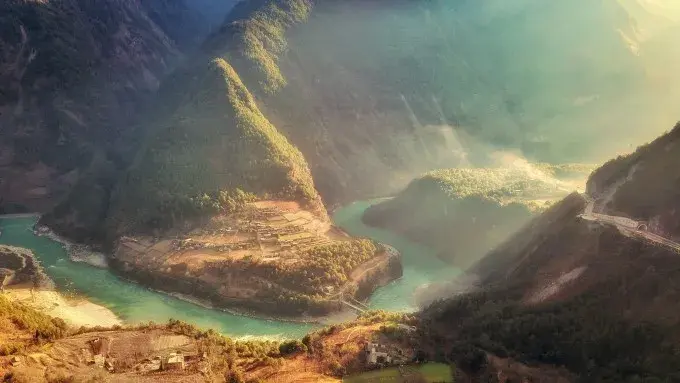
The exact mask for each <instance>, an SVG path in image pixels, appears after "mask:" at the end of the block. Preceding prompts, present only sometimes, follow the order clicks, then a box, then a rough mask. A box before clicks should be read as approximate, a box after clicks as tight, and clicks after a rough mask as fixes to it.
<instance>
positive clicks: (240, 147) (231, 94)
mask: <svg viewBox="0 0 680 383" xmlns="http://www.w3.org/2000/svg"><path fill="white" fill-rule="evenodd" d="M197 73H200V79H199V80H196V81H195V82H193V83H192V84H187V86H188V88H189V90H188V93H189V94H190V95H191V98H190V101H189V102H187V103H185V104H183V105H180V106H179V108H178V109H177V110H176V111H174V113H172V114H171V115H170V117H168V118H167V120H165V121H162V122H159V125H158V129H156V131H155V133H154V134H153V135H152V136H151V137H149V138H148V142H147V144H146V146H145V147H144V148H143V150H142V151H141V153H140V154H139V156H138V158H137V160H136V161H135V164H134V165H133V167H132V168H131V169H130V170H129V172H128V175H127V177H126V179H125V180H124V182H123V183H122V185H120V186H119V191H118V192H117V194H116V196H115V197H114V201H115V204H114V205H115V208H114V209H115V214H114V218H113V220H112V222H111V223H112V224H113V227H114V229H116V230H117V232H119V233H121V232H125V231H129V230H142V231H143V230H150V229H157V228H161V229H163V228H171V227H173V226H175V225H176V224H180V223H183V222H185V221H186V220H191V219H195V218H200V217H202V216H205V215H206V214H208V213H214V212H215V211H216V210H222V211H224V212H228V211H230V210H231V209H232V208H234V207H236V205H239V204H241V203H242V202H244V201H250V200H253V199H254V198H255V197H254V196H255V195H257V196H263V195H267V196H270V197H273V198H281V199H292V200H296V201H300V202H303V203H304V204H306V205H308V206H309V207H311V208H312V209H313V210H315V211H321V210H322V209H321V202H320V200H319V197H318V195H317V194H316V190H315V189H314V184H313V181H312V177H311V174H310V172H309V169H308V167H307V163H306V162H305V160H304V158H303V157H302V154H301V153H300V152H299V151H298V150H297V149H296V148H295V147H294V146H292V145H291V144H290V143H289V142H288V141H287V140H286V138H285V137H284V136H283V135H281V134H280V133H279V132H278V131H277V130H276V128H274V126H272V125H271V124H270V123H269V121H267V119H266V118H265V117H264V116H263V115H262V113H260V111H259V109H258V108H257V106H256V105H255V101H254V100H253V98H252V96H251V95H250V93H249V92H248V90H247V89H246V88H245V86H244V85H243V83H242V82H241V79H240V78H239V76H238V75H237V74H236V72H235V71H234V69H233V68H232V67H231V66H230V65H229V64H228V63H227V62H226V61H224V60H222V59H216V60H213V61H212V62H211V63H210V64H209V65H207V66H206V67H203V68H199V69H197Z"/></svg>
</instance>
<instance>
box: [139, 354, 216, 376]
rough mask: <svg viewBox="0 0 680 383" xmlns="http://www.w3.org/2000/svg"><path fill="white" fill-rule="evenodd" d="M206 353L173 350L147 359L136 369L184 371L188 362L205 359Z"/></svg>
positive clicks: (143, 370)
mask: <svg viewBox="0 0 680 383" xmlns="http://www.w3.org/2000/svg"><path fill="white" fill-rule="evenodd" d="M205 359H206V356H205V355H200V356H199V355H198V354H194V353H183V352H180V351H177V352H171V353H169V354H166V355H163V356H161V355H157V356H155V357H153V358H151V359H145V360H143V361H142V362H141V363H139V364H138V365H137V366H135V369H136V370H137V371H140V372H155V371H182V370H184V369H185V368H186V366H187V365H188V364H191V363H197V362H201V361H204V360H205Z"/></svg>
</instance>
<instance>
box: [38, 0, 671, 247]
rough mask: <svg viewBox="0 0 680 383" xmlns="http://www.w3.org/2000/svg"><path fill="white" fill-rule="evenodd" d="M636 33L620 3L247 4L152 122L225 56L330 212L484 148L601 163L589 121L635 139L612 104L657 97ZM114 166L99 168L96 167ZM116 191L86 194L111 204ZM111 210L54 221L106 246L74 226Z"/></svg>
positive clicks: (166, 86) (177, 82)
mask: <svg viewBox="0 0 680 383" xmlns="http://www.w3.org/2000/svg"><path fill="white" fill-rule="evenodd" d="M579 1H583V0H579ZM165 3H167V4H174V3H173V2H164V3H163V4H165ZM171 15H172V14H171ZM168 20H172V18H171V17H169V18H168ZM348 20H351V22H350V24H347V23H348ZM571 25H579V28H576V29H574V28H571ZM631 25H632V22H631V18H630V17H629V15H627V14H626V12H625V10H624V9H623V8H622V7H620V6H618V3H617V2H615V1H606V2H603V3H602V4H600V3H599V2H598V3H593V2H586V1H583V4H580V6H575V4H573V2H567V1H558V2H552V3H550V5H547V4H546V3H545V2H542V1H536V0H526V1H522V2H513V3H512V4H510V3H507V2H503V1H499V0H486V1H483V2H470V1H455V2H442V1H434V2H415V1H399V2H390V3H389V4H388V3H386V2H383V1H370V2H358V1H350V2H334V1H316V2H312V1H307V0H268V1H248V2H242V3H239V4H237V5H236V6H235V7H234V8H233V9H232V10H231V12H230V13H229V15H228V16H227V17H226V19H225V22H224V23H223V25H222V26H221V27H220V28H219V29H218V30H216V31H215V32H214V33H213V34H212V35H211V36H210V37H209V38H208V39H207V41H206V42H205V44H204V45H203V47H202V48H201V50H200V52H197V53H196V54H195V55H193V57H192V59H191V60H189V63H187V64H186V65H184V66H182V67H181V68H180V69H178V70H177V71H175V73H174V74H173V76H172V77H171V78H169V79H168V80H167V81H164V82H163V85H162V86H161V88H160V90H159V92H158V96H157V97H156V102H155V103H154V106H153V108H152V110H151V111H148V112H147V113H146V114H147V118H146V119H145V120H144V123H143V125H144V126H157V125H158V124H157V123H156V121H159V120H162V119H163V118H164V115H165V114H168V113H172V112H173V111H174V110H175V109H177V108H179V107H180V106H181V104H182V103H185V102H188V101H187V97H185V93H186V92H185V86H186V85H185V84H186V83H189V82H191V81H192V76H199V77H200V76H201V74H200V73H198V70H197V69H196V68H205V66H203V64H202V63H205V62H206V61H209V60H211V59H212V58H215V57H219V58H222V59H224V60H225V61H226V62H227V63H228V64H229V65H230V66H231V67H233V68H234V70H235V71H236V73H237V74H238V76H239V77H240V78H241V79H242V81H243V83H244V85H245V88H246V89H247V91H248V92H249V93H251V95H252V96H253V98H254V99H255V102H256V103H257V106H258V109H259V110H260V111H262V114H263V115H264V116H265V117H266V118H267V120H268V121H269V122H271V124H272V125H273V126H274V127H276V129H277V130H278V131H280V132H281V133H282V134H283V135H284V136H286V138H287V139H288V141H289V142H290V143H291V144H292V145H294V146H296V147H297V148H299V150H300V151H301V152H302V154H303V155H304V157H305V159H306V160H307V162H308V164H309V167H310V170H311V172H312V175H313V177H314V183H315V186H316V188H317V189H318V190H319V193H320V194H321V195H322V197H323V199H324V201H325V202H326V204H328V205H336V204H338V203H343V202H347V201H350V200H353V199H357V198H366V197H370V196H382V195H385V194H390V193H393V192H395V191H397V190H399V189H400V188H402V187H404V186H405V185H406V184H407V183H408V181H410V180H411V179H412V177H414V176H417V175H419V174H422V173H424V172H426V171H428V170H432V169H437V168H450V167H455V166H460V165H464V166H467V165H469V162H472V163H473V165H477V166H480V165H481V166H485V165H486V162H488V159H487V158H486V153H487V152H488V146H490V145H491V146H496V147H498V146H500V147H513V148H517V147H519V148H521V150H522V151H524V152H525V153H526V154H527V155H528V156H529V157H538V158H542V159H547V160H552V161H558V162H560V161H561V160H562V159H564V158H565V157H569V156H571V157H577V156H578V157H581V156H583V155H591V156H594V157H601V156H602V155H603V153H602V152H607V151H609V150H611V149H613V148H610V147H606V146H602V145H594V146H593V147H591V148H589V147H588V146H587V145H583V144H582V143H583V142H586V141H588V142H591V141H598V140H599V139H598V138H597V137H599V136H597V137H596V136H593V134H594V133H593V129H591V128H590V126H594V125H597V126H612V127H613V126H616V127H617V128H618V129H619V130H622V131H630V132H634V131H636V130H635V129H633V128H631V126H633V125H635V124H634V121H635V118H638V117H635V116H628V115H626V116H623V115H622V114H615V113H603V112H602V110H606V109H608V108H609V107H611V106H612V105H615V104H618V105H622V104H621V103H623V104H625V105H627V106H628V107H625V108H621V109H622V110H638V111H640V110H647V109H648V107H649V105H650V103H649V102H648V101H650V100H655V98H650V97H651V96H650V97H648V96H649V94H648V93H645V92H642V91H640V92H638V90H641V89H642V88H645V87H647V84H646V77H645V76H646V74H645V65H646V64H645V63H643V62H641V60H639V59H638V57H637V56H635V55H634V54H633V53H632V52H631V51H630V50H629V48H628V46H627V43H626V42H625V41H624V39H622V37H621V35H620V33H619V32H618V31H619V30H624V31H628V30H630V29H631V28H633V27H632V26H631ZM546 36H549V37H546ZM593 36H597V38H593ZM564 47H569V49H564ZM518 52H519V54H518ZM592 52H597V54H596V55H591V53H592ZM494 63H503V65H496V64H494ZM643 93H644V96H640V97H641V99H625V100H622V99H621V97H622V96H621V95H631V94H643ZM641 100H642V101H641ZM651 104H652V105H655V107H656V106H657V104H659V105H661V103H656V102H651ZM659 107H662V106H659ZM636 108H637V109H636ZM624 114H625V113H624ZM642 114H643V113H636V116H638V115H642ZM659 115H661V114H659ZM659 118H661V117H659ZM566 126H568V127H569V129H566V128H565V127H566ZM574 126H582V127H583V128H581V129H577V130H576V131H574V128H573V127H574ZM605 130H606V129H605ZM567 131H569V132H570V134H569V136H568V137H567V136H565V135H564V133H563V132H567ZM609 133H610V132H605V131H603V132H602V133H601V135H602V136H603V137H604V136H608V135H609ZM619 133H620V132H619ZM149 134H150V135H153V134H154V133H149ZM598 134H599V133H598ZM636 134H637V133H636ZM133 136H134V134H133ZM630 136H631V137H632V136H635V134H630ZM586 137H587V140H586ZM137 138H138V137H137ZM142 141H143V140H142ZM619 149H620V148H619ZM142 151H143V149H142ZM133 156H135V154H134V149H133V150H128V151H126V152H124V153H123V155H122V157H124V158H130V157H133ZM110 162H113V165H116V161H111V160H109V161H108V162H107V161H98V163H102V164H105V165H104V167H103V168H102V172H101V173H108V170H107V169H108V168H109V167H110V166H109V165H108V163H110ZM90 173H97V171H96V170H94V171H90ZM90 183H91V182H90ZM114 183H115V181H113V180H110V181H108V182H104V183H100V184H99V186H98V188H97V189H96V190H95V191H93V193H92V194H96V195H102V196H103V197H102V198H104V197H105V195H106V194H107V193H108V191H110V190H111V188H112V186H111V185H112V184H114ZM79 190H81V188H79ZM107 205H108V203H107V202H101V203H99V204H98V205H97V206H94V207H92V206H89V205H88V206H85V207H83V206H78V199H77V198H69V200H67V201H66V202H65V204H63V205H62V206H61V207H60V208H59V212H61V213H62V214H57V216H59V217H56V218H55V219H52V220H48V221H49V222H52V223H56V224H57V225H60V224H61V223H60V218H63V213H64V212H66V211H74V210H77V211H79V213H78V214H77V217H81V216H82V217H81V218H77V217H76V218H74V217H71V218H69V219H61V221H65V222H64V223H63V225H64V226H65V229H64V230H62V231H63V232H64V233H67V232H71V233H69V235H71V234H72V233H79V234H78V235H77V236H78V237H79V238H82V239H87V238H101V235H98V234H94V233H92V230H91V232H90V234H88V233H87V229H86V227H87V226H88V225H83V224H80V223H79V222H78V221H85V222H97V221H99V222H101V221H102V219H101V218H102V217H106V216H107V215H109V213H108V209H109V207H108V206H107ZM89 211H93V212H94V214H91V215H90V216H87V215H88V214H90V213H89ZM93 217H96V218H93ZM69 225H75V226H80V228H72V227H69ZM94 231H95V232H96V231H97V230H94Z"/></svg>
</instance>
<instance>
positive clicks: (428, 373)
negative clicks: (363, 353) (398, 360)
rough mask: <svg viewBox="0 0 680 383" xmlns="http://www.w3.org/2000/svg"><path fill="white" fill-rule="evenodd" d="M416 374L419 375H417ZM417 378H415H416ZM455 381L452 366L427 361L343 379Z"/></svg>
mask: <svg viewBox="0 0 680 383" xmlns="http://www.w3.org/2000/svg"><path fill="white" fill-rule="evenodd" d="M414 375H418V376H417V377H415V376H414ZM414 378H415V379H414ZM418 378H420V379H422V381H424V382H428V383H453V374H452V370H451V366H449V365H447V364H443V363H426V364H423V365H420V366H406V367H402V368H401V371H400V370H399V367H391V368H385V369H382V370H376V371H369V372H365V373H363V374H358V375H353V376H349V377H345V378H343V379H342V381H343V382H345V383H374V382H407V381H421V380H420V379H418Z"/></svg>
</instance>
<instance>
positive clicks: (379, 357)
mask: <svg viewBox="0 0 680 383" xmlns="http://www.w3.org/2000/svg"><path fill="white" fill-rule="evenodd" d="M365 352H366V364H367V365H369V366H388V365H395V364H404V363H408V362H409V358H408V357H407V355H405V354H404V351H403V350H402V349H400V348H398V347H394V346H388V345H386V344H382V343H377V342H368V343H367V344H366V348H365Z"/></svg>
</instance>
